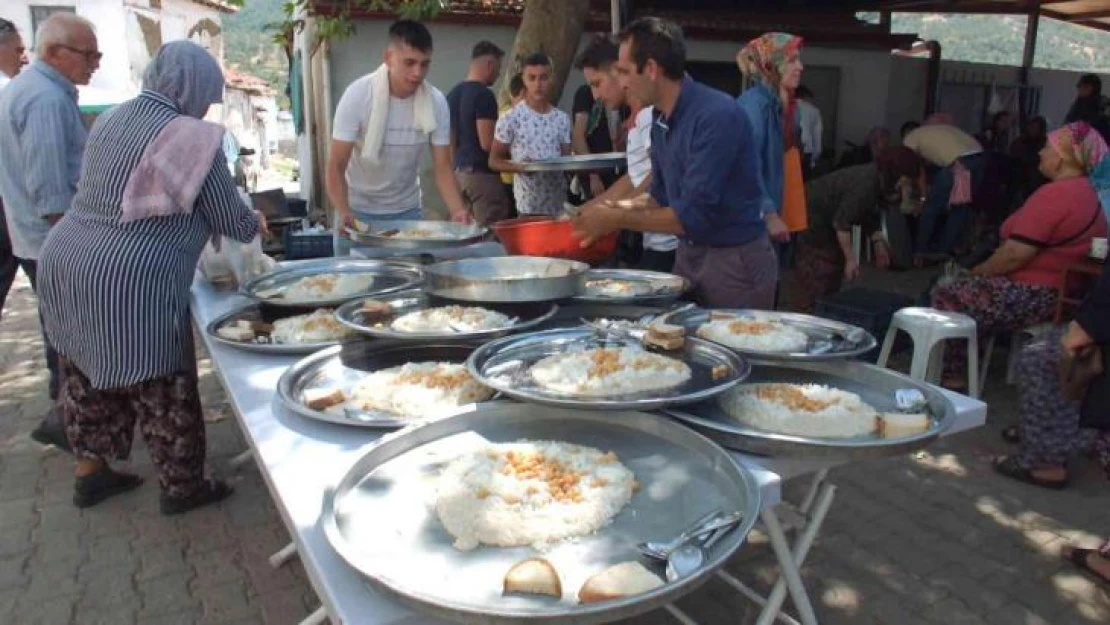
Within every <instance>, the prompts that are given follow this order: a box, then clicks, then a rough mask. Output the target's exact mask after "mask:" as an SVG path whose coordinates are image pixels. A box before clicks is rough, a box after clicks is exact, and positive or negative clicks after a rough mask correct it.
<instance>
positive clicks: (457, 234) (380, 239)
mask: <svg viewBox="0 0 1110 625" xmlns="http://www.w3.org/2000/svg"><path fill="white" fill-rule="evenodd" d="M368 226H369V231H366V232H364V231H362V230H358V229H356V228H350V227H348V228H347V229H346V231H347V234H348V236H350V237H351V240H352V241H354V242H355V243H361V244H363V245H373V246H375V247H392V248H397V249H404V250H431V249H437V248H439V249H442V248H445V247H463V246H465V245H471V244H473V243H477V242H478V241H481V240H482V239H483V238H484V237H485V236H486V235H487V234H489V230H488V229H487V228H486V227H485V226H479V225H477V224H459V223H455V222H453V221H431V220H412V221H408V220H404V221H379V222H376V223H370V224H368ZM415 228H419V229H420V230H425V231H428V232H433V233H436V234H437V235H440V236H433V237H427V238H400V237H390V236H382V234H381V233H384V232H389V231H391V230H410V229H415Z"/></svg>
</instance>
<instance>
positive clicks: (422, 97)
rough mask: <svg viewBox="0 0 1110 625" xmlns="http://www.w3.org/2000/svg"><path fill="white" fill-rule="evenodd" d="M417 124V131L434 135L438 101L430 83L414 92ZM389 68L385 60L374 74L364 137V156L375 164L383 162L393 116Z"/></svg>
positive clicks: (372, 75)
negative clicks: (387, 131)
mask: <svg viewBox="0 0 1110 625" xmlns="http://www.w3.org/2000/svg"><path fill="white" fill-rule="evenodd" d="M413 97H414V98H416V100H415V101H414V102H413V107H412V108H413V124H414V126H415V127H416V130H417V131H420V132H423V133H425V134H432V132H433V131H434V130H435V129H436V112H435V103H434V102H433V101H432V94H431V90H430V89H428V85H427V84H426V83H424V84H421V85H420V87H419V88H417V90H416V94H414V95H413ZM389 101H390V96H389V68H387V67H386V65H385V63H382V64H381V66H379V67H378V69H376V70H374V73H373V74H371V75H370V116H369V119H368V120H367V122H366V135H365V136H364V137H363V140H362V158H363V160H365V161H367V162H368V163H370V164H371V165H378V164H380V163H381V156H382V144H384V143H385V131H386V123H387V120H388V118H389Z"/></svg>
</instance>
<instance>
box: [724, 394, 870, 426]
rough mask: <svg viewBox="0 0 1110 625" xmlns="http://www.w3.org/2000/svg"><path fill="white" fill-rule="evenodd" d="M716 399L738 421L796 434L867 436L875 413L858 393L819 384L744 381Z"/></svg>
mask: <svg viewBox="0 0 1110 625" xmlns="http://www.w3.org/2000/svg"><path fill="white" fill-rule="evenodd" d="M717 401H718V403H719V405H720V406H721V408H722V409H723V410H724V411H725V412H726V413H727V414H728V415H729V416H731V417H732V418H733V419H736V420H737V421H739V422H741V423H744V424H746V425H750V426H752V427H754V428H758V429H760V430H766V431H768V432H776V433H779V434H794V435H798V436H816V437H828V438H848V437H852V436H867V435H870V434H873V433H874V432H875V428H876V426H877V418H878V416H879V414H878V412H876V410H875V409H874V408H873V407H871V406H870V405H868V404H867V403H865V402H864V401H863V400H862V399H860V396H859V395H856V394H855V393H849V392H847V391H842V390H840V389H837V388H830V387H828V386H823V385H820V384H748V385H744V386H739V387H736V388H734V389H731V390H729V391H728V392H726V393H725V394H723V395H721V397H720V398H719V399H718V400H717Z"/></svg>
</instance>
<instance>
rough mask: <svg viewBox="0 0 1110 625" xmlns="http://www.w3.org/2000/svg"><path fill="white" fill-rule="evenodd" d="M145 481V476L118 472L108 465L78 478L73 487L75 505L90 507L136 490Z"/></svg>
mask: <svg viewBox="0 0 1110 625" xmlns="http://www.w3.org/2000/svg"><path fill="white" fill-rule="evenodd" d="M142 483H143V478H141V477H139V476H138V475H131V474H130V473H117V472H115V471H113V470H111V469H109V468H108V467H107V466H104V467H102V468H101V469H100V470H99V471H97V472H96V473H93V474H91V475H85V476H82V477H79V478H77V484H76V485H75V486H74V488H73V505H75V506H77V507H78V508H88V507H90V506H95V505H96V504H98V503H100V502H102V501H104V500H105V499H108V498H109V497H114V496H116V495H119V494H122V493H126V492H128V491H132V490H135V489H136V488H138V487H139V486H141V485H142Z"/></svg>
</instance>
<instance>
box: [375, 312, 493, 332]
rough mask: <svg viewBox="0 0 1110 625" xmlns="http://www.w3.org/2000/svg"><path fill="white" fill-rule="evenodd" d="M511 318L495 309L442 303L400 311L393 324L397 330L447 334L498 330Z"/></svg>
mask: <svg viewBox="0 0 1110 625" xmlns="http://www.w3.org/2000/svg"><path fill="white" fill-rule="evenodd" d="M511 325H512V319H510V318H509V317H508V315H503V314H501V313H499V312H497V311H495V310H489V309H486V308H478V307H476V306H441V307H438V308H428V309H425V310H417V311H413V312H410V313H408V314H405V315H401V316H400V317H398V318H397V319H396V320H394V321H393V323H392V324H391V325H390V327H392V328H393V329H394V330H396V331H397V332H414V333H435V334H448V333H451V332H479V331H482V330H499V329H501V328H507V327H509V326H511Z"/></svg>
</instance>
